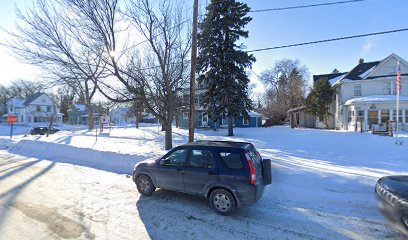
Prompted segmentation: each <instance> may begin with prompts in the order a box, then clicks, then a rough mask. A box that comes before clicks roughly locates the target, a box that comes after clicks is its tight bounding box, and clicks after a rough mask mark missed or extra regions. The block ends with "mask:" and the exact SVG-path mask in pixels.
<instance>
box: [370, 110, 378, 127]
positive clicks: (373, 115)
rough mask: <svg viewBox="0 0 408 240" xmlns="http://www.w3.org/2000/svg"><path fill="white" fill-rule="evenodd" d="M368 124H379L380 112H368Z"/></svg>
mask: <svg viewBox="0 0 408 240" xmlns="http://www.w3.org/2000/svg"><path fill="white" fill-rule="evenodd" d="M368 124H378V111H377V110H370V111H368Z"/></svg>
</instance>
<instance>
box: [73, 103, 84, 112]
mask: <svg viewBox="0 0 408 240" xmlns="http://www.w3.org/2000/svg"><path fill="white" fill-rule="evenodd" d="M74 107H75V109H78V110H79V111H85V109H86V106H85V104H81V103H75V104H74Z"/></svg>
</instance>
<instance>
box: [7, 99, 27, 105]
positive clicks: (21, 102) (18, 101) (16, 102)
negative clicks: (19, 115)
mask: <svg viewBox="0 0 408 240" xmlns="http://www.w3.org/2000/svg"><path fill="white" fill-rule="evenodd" d="M9 101H10V102H11V105H12V106H13V107H24V102H25V101H26V100H25V99H20V98H11V99H10V100H9Z"/></svg>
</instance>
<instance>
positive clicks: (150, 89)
mask: <svg viewBox="0 0 408 240" xmlns="http://www.w3.org/2000/svg"><path fill="white" fill-rule="evenodd" d="M78 1H79V0H78ZM78 1H73V2H74V4H76V6H77V7H78V9H81V10H80V11H81V12H82V13H83V16H84V17H87V18H88V20H89V22H92V23H93V25H92V28H88V29H87V30H86V32H89V33H90V34H91V35H92V36H94V39H95V41H99V44H101V45H103V47H104V48H105V50H106V52H108V53H113V54H109V56H108V57H107V64H108V65H109V72H110V74H111V76H110V77H109V78H107V79H106V80H107V81H102V82H99V84H98V88H99V90H100V91H101V93H102V94H103V95H104V96H105V97H107V98H108V99H110V100H112V101H115V102H132V101H135V100H138V101H141V103H142V104H143V106H144V108H145V109H146V110H147V111H148V112H150V113H151V114H153V115H154V116H155V117H157V118H158V119H159V120H160V122H161V123H162V124H163V125H164V126H165V148H166V149H170V148H172V121H173V117H174V115H175V113H176V111H177V109H178V107H179V106H178V105H177V91H179V89H180V88H181V87H183V85H184V84H185V83H186V80H187V74H186V73H187V72H188V60H187V56H188V53H189V50H190V46H191V40H190V38H189V35H188V34H189V32H188V30H186V28H185V26H184V25H183V24H182V22H183V21H182V19H181V18H182V11H181V8H180V7H179V6H178V5H176V4H175V3H174V2H170V1H164V2H161V3H160V4H159V6H158V7H154V6H153V5H152V3H151V1H150V0H141V1H130V2H129V5H128V8H127V10H126V17H127V18H128V19H129V20H130V22H131V29H136V30H137V31H136V33H137V34H139V35H141V36H142V37H143V39H144V40H145V42H143V44H135V43H132V44H130V46H128V44H121V45H119V44H118V42H119V39H120V36H121V34H122V36H123V32H121V28H120V26H119V25H120V24H121V21H120V19H121V17H120V14H119V13H120V11H119V7H118V5H117V1H114V0H109V1H98V0H94V1H95V2H98V4H93V5H92V6H91V5H86V4H85V5H79V4H77V3H75V2H78ZM88 2H92V1H88ZM99 2H104V3H99ZM122 25H123V24H122ZM125 46H126V48H125ZM108 81H109V82H108Z"/></svg>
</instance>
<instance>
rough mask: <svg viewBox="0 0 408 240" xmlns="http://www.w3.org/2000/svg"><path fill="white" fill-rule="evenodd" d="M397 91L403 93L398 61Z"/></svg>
mask: <svg viewBox="0 0 408 240" xmlns="http://www.w3.org/2000/svg"><path fill="white" fill-rule="evenodd" d="M397 91H398V93H400V92H401V67H400V63H399V61H398V68H397Z"/></svg>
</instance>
